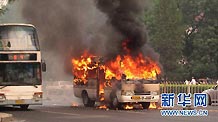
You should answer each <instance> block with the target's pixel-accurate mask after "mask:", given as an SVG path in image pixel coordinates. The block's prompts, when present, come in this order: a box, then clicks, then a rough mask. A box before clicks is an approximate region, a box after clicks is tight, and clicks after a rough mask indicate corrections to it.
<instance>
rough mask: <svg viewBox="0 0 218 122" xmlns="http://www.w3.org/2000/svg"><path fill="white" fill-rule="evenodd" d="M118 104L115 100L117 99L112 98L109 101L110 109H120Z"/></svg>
mask: <svg viewBox="0 0 218 122" xmlns="http://www.w3.org/2000/svg"><path fill="white" fill-rule="evenodd" d="M120 106H121V105H120V103H119V101H118V99H117V97H113V98H112V101H111V108H112V109H117V108H118V109H120Z"/></svg>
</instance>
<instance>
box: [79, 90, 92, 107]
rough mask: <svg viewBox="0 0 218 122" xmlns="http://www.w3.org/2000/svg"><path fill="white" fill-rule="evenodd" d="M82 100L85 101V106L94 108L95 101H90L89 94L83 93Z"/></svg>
mask: <svg viewBox="0 0 218 122" xmlns="http://www.w3.org/2000/svg"><path fill="white" fill-rule="evenodd" d="M82 99H83V104H84V106H85V107H94V105H95V101H94V100H90V98H89V96H88V94H87V92H83V93H82Z"/></svg>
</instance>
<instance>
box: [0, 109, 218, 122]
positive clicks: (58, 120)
mask: <svg viewBox="0 0 218 122" xmlns="http://www.w3.org/2000/svg"><path fill="white" fill-rule="evenodd" d="M208 110H209V116H207V117H162V116H161V115H160V111H159V110H128V111H126V110H97V109H94V108H84V107H70V106H31V107H30V110H28V111H21V110H20V109H19V108H11V107H6V108H1V112H7V113H10V114H13V116H14V117H15V122H76V121H79V122H189V121H191V122H216V121H217V120H218V106H215V107H209V109H208Z"/></svg>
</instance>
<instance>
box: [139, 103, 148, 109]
mask: <svg viewBox="0 0 218 122" xmlns="http://www.w3.org/2000/svg"><path fill="white" fill-rule="evenodd" d="M141 104H142V107H143V109H148V108H149V105H150V102H144V103H141Z"/></svg>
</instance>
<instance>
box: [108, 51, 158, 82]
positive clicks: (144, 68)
mask: <svg viewBox="0 0 218 122" xmlns="http://www.w3.org/2000/svg"><path fill="white" fill-rule="evenodd" d="M106 66H107V69H106V79H111V78H112V77H116V79H121V77H122V74H125V75H126V78H127V79H156V75H157V74H160V73H161V70H160V67H159V66H158V64H157V63H156V62H154V61H153V60H151V59H150V58H148V57H144V56H143V55H142V53H139V54H138V55H137V56H136V57H132V56H130V55H124V56H123V57H122V58H121V56H120V55H118V56H117V58H116V60H115V61H111V62H107V63H106Z"/></svg>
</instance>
